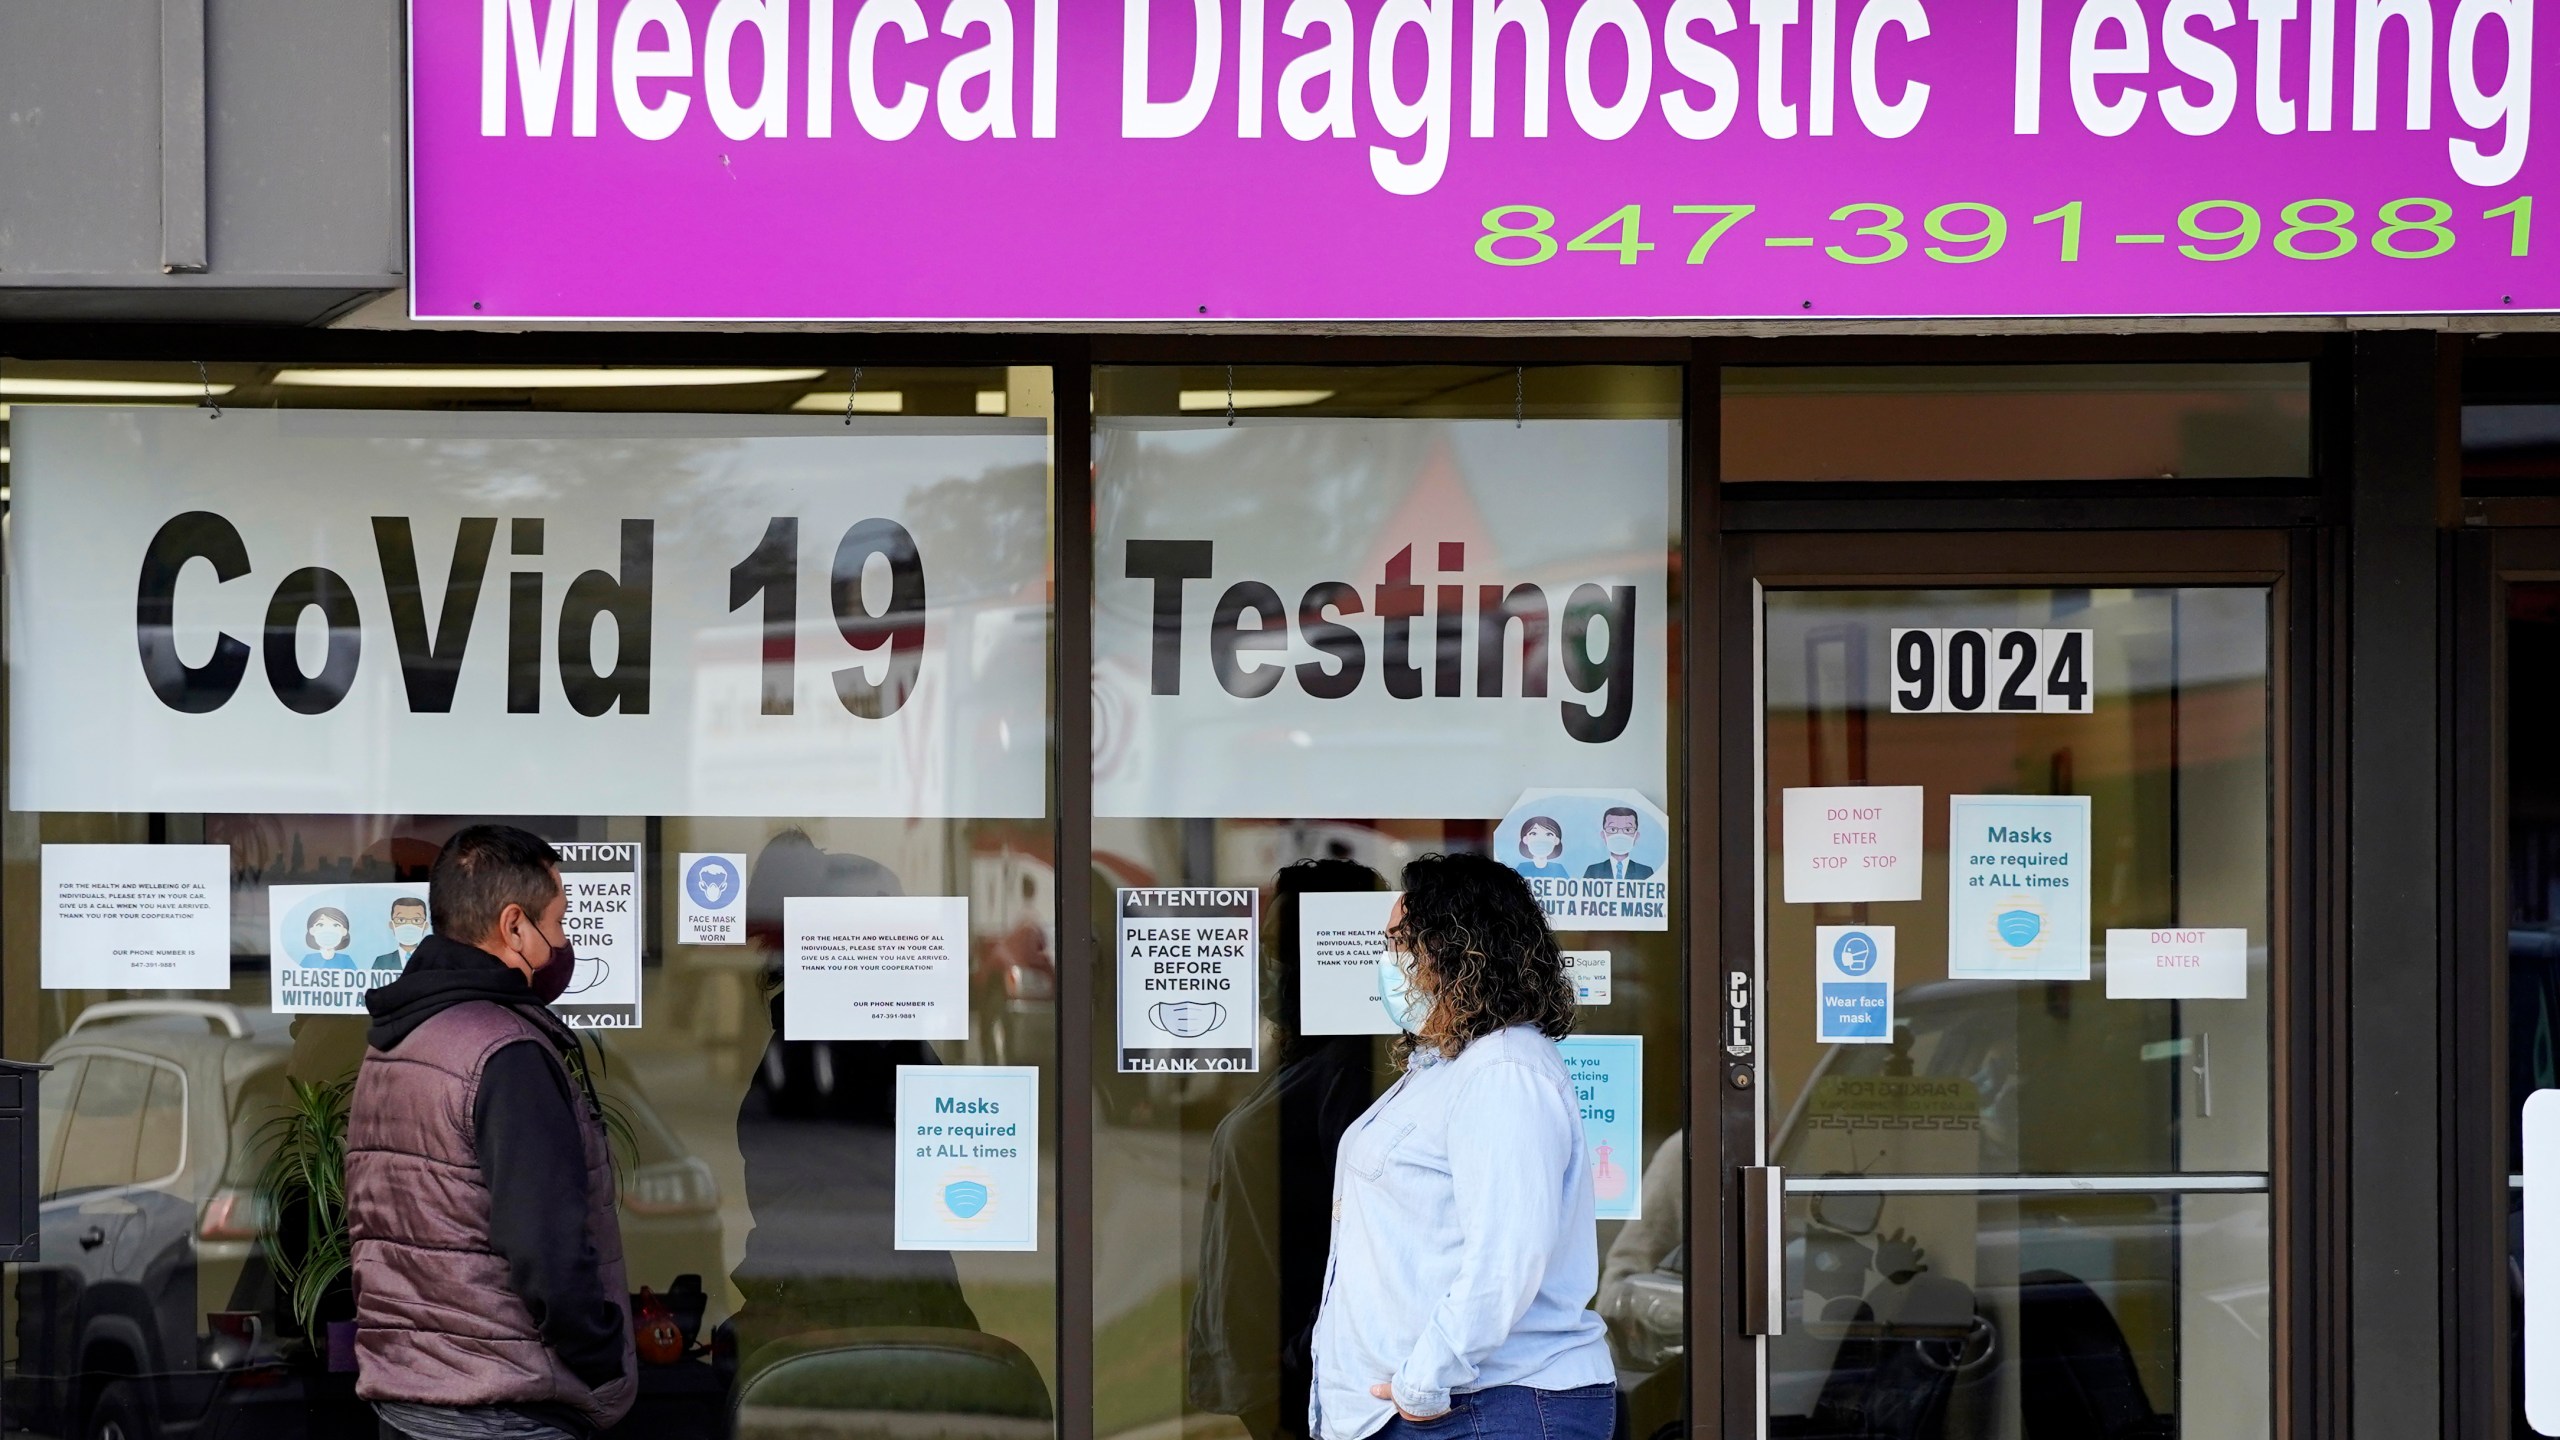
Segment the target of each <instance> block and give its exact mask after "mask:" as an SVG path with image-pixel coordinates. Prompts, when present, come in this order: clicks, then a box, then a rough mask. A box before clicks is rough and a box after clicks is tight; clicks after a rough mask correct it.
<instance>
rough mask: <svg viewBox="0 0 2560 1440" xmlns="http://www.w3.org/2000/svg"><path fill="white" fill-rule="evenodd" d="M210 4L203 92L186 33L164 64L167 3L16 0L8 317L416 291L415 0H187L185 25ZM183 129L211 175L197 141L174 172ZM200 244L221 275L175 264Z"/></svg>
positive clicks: (291, 311) (1, 149)
mask: <svg viewBox="0 0 2560 1440" xmlns="http://www.w3.org/2000/svg"><path fill="white" fill-rule="evenodd" d="M197 3H201V4H202V5H203V16H204V31H205V33H204V42H203V43H204V51H203V59H202V69H203V75H202V89H201V99H199V92H198V87H197V85H196V83H195V79H194V63H195V62H194V58H193V56H194V52H193V49H192V41H191V40H190V39H188V38H187V37H184V36H181V37H179V38H180V39H181V40H182V41H183V42H184V43H180V44H179V45H177V46H176V48H175V49H174V50H173V51H172V52H170V53H171V54H173V55H174V56H175V57H176V58H177V60H179V61H183V62H186V63H185V64H184V65H183V66H182V67H181V68H182V69H183V71H184V73H179V74H174V75H171V74H164V71H163V44H162V42H163V34H162V25H163V16H164V13H168V11H169V10H170V6H168V5H166V4H164V0H5V3H0V310H4V311H6V312H8V313H11V314H14V315H18V316H23V317H34V316H44V315H57V316H61V317H64V318H68V317H70V316H74V315H79V314H93V313H113V314H116V315H119V316H121V317H123V318H129V319H170V320H187V319H206V318H213V317H212V316H211V315H210V314H208V313H207V307H208V306H209V305H210V306H213V307H214V308H215V309H217V310H221V311H225V312H231V311H234V310H236V307H238V306H239V305H240V304H242V303H244V302H250V303H253V304H254V306H255V308H257V309H259V310H260V311H262V312H263V313H268V314H274V315H278V316H295V317H302V318H312V317H316V316H319V315H322V314H325V313H327V312H329V311H333V310H336V309H339V308H342V307H343V306H344V305H345V304H346V303H347V297H348V295H349V293H350V287H351V286H352V287H355V289H356V290H357V291H358V292H359V293H360V292H362V291H364V290H383V289H389V288H391V287H393V286H396V285H397V284H399V283H400V274H401V271H402V269H403V268H404V257H405V254H406V249H407V245H406V221H405V219H404V215H405V190H406V177H407V142H406V140H405V138H404V129H403V127H404V125H405V123H406V119H405V117H406V110H407V101H406V76H405V71H404V64H403V54H402V33H401V8H400V0H186V4H185V5H184V6H183V7H180V8H181V9H182V10H183V15H182V18H184V17H185V16H191V15H192V14H193V13H194V8H193V7H194V5H195V4H197ZM164 111H165V113H164ZM164 121H165V122H166V124H165V126H164ZM164 134H166V135H169V136H173V137H176V138H177V139H179V140H182V141H188V140H192V138H193V137H195V136H199V135H200V136H202V137H203V142H204V150H205V154H204V158H203V167H204V168H203V170H202V171H201V172H199V171H198V170H197V169H196V168H195V165H194V163H193V161H192V157H191V156H190V155H189V154H187V153H186V151H187V147H186V146H184V145H181V146H180V147H179V148H178V149H177V150H175V151H173V152H171V153H172V156H173V158H174V161H175V163H172V164H169V165H166V166H164V165H163V163H162V159H163V156H162V140H163V136H164ZM164 195H165V196H166V197H167V199H168V202H169V203H168V212H169V214H170V215H171V216H172V217H173V218H174V219H175V221H176V222H177V223H176V224H175V225H174V227H173V228H172V230H171V231H170V232H169V233H168V234H166V235H164V232H163V225H162V219H163V210H164V204H163V199H164ZM199 200H200V201H201V207H202V214H203V221H204V223H203V230H202V233H201V239H200V240H199V239H196V238H192V237H195V236H196V235H197V232H196V230H195V228H194V211H195V206H196V202H198V201H199ZM164 242H165V244H166V246H167V247H168V248H166V249H164ZM198 244H202V245H204V247H205V248H204V250H203V251H202V252H201V258H202V259H203V261H204V263H205V273H204V274H202V275H195V276H175V277H172V276H167V275H164V274H163V260H164V258H167V259H170V260H173V261H176V262H178V263H180V264H191V263H194V260H195V259H196V257H197V256H198V254H199V252H198V250H197V249H196V246H197V245H198ZM306 290H307V291H309V292H311V293H309V294H303V293H301V292H303V291H306ZM259 294H265V295H268V296H271V297H273V299H272V303H267V302H257V301H256V296H257V295H259ZM217 295H219V296H221V299H220V300H219V301H216V300H215V299H214V297H215V296H217ZM84 297H88V298H86V299H84ZM92 302H94V303H92Z"/></svg>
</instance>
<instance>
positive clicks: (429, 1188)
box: [347, 1000, 639, 1429]
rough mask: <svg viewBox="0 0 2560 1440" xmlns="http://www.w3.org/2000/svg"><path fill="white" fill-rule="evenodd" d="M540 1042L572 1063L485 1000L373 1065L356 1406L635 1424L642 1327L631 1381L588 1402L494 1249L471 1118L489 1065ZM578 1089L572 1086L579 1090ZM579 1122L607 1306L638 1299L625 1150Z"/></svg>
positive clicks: (586, 1119) (351, 1180)
mask: <svg viewBox="0 0 2560 1440" xmlns="http://www.w3.org/2000/svg"><path fill="white" fill-rule="evenodd" d="M525 1040H531V1041H533V1042H535V1043H536V1044H539V1045H540V1046H541V1047H542V1053H544V1054H546V1055H550V1056H554V1057H557V1056H558V1055H559V1053H560V1052H559V1050H558V1048H557V1047H556V1045H555V1043H554V1040H553V1037H552V1036H551V1035H549V1034H547V1033H545V1031H544V1030H543V1029H542V1028H541V1027H539V1026H538V1025H536V1024H535V1023H534V1021H532V1020H531V1019H529V1018H527V1017H526V1016H524V1015H521V1014H519V1013H517V1012H516V1011H514V1010H512V1009H509V1008H508V1007H506V1006H504V1005H500V1004H497V1003H495V1002H492V1001H485V1000H480V1001H470V1002H467V1003H464V1004H461V1005H456V1006H454V1007H453V1008H452V1009H450V1010H446V1011H444V1012H442V1013H441V1014H438V1015H436V1016H434V1017H432V1018H430V1019H429V1020H427V1021H426V1022H425V1023H424V1024H422V1025H420V1026H419V1027H418V1028H417V1029H415V1030H413V1031H411V1032H410V1033H409V1035H408V1036H407V1037H406V1038H405V1039H403V1040H402V1041H401V1042H400V1044H399V1046H398V1047H397V1048H396V1049H393V1050H389V1051H384V1050H370V1049H369V1050H367V1051H366V1052H365V1057H364V1066H363V1068H362V1069H361V1070H359V1071H357V1072H356V1093H355V1105H354V1110H353V1113H352V1114H351V1115H350V1116H349V1117H348V1122H347V1221H348V1229H349V1232H350V1233H351V1234H352V1236H353V1237H354V1240H355V1291H356V1353H357V1357H358V1360H359V1362H360V1367H361V1368H360V1370H359V1372H358V1375H357V1379H356V1393H357V1394H358V1395H360V1396H362V1397H363V1398H365V1399H367V1400H405V1401H409V1402H411V1403H413V1404H420V1405H558V1406H564V1407H567V1408H568V1409H571V1410H575V1411H577V1412H578V1413H580V1414H582V1415H584V1416H586V1417H587V1419H588V1420H589V1421H591V1422H592V1423H593V1424H594V1425H595V1426H596V1427H597V1428H598V1429H603V1428H605V1427H608V1426H610V1425H612V1424H613V1423H614V1422H615V1421H617V1420H620V1419H621V1418H622V1417H623V1415H625V1414H626V1413H628V1412H629V1411H630V1409H631V1402H632V1399H633V1397H634V1395H635V1394H636V1392H637V1390H638V1388H639V1378H638V1373H639V1366H638V1363H637V1361H636V1359H635V1357H634V1356H633V1354H632V1349H631V1338H630V1337H631V1328H630V1326H629V1325H628V1324H625V1325H624V1327H623V1342H622V1345H623V1348H622V1375H621V1377H620V1378H619V1379H616V1380H613V1381H610V1382H608V1383H607V1384H606V1385H605V1386H604V1387H603V1388H602V1389H598V1390H590V1389H588V1388H587V1386H586V1385H585V1383H584V1382H582V1381H580V1380H579V1379H578V1377H577V1376H576V1375H575V1374H572V1373H571V1372H570V1370H569V1368H568V1367H567V1366H565V1365H563V1364H561V1363H560V1358H559V1357H558V1356H557V1355H554V1354H553V1353H552V1352H551V1347H549V1346H547V1345H545V1344H543V1343H542V1336H541V1332H540V1331H539V1330H538V1329H537V1328H536V1326H535V1325H534V1322H533V1316H532V1314H531V1312H529V1311H528V1310H527V1309H526V1308H525V1304H524V1301H523V1300H521V1299H519V1298H518V1297H517V1296H516V1294H515V1292H514V1291H513V1290H511V1289H509V1288H508V1285H507V1262H506V1261H505V1260H504V1259H502V1258H500V1256H499V1255H498V1253H497V1252H496V1250H495V1249H494V1248H493V1247H492V1245H491V1241H490V1238H489V1189H488V1186H487V1185H486V1184H484V1183H483V1182H482V1180H481V1178H480V1160H479V1152H478V1150H477V1148H476V1147H475V1146H474V1144H473V1142H472V1116H473V1114H474V1113H475V1108H476V1106H477V1103H478V1100H479V1096H480V1076H481V1071H482V1069H483V1067H485V1066H486V1065H487V1064H488V1062H489V1057H490V1056H492V1055H495V1054H497V1053H498V1051H499V1050H500V1049H501V1048H502V1047H504V1046H507V1045H511V1044H515V1043H517V1042H519V1041H525ZM563 1071H564V1073H565V1071H566V1066H565V1065H564V1066H563ZM577 1089H578V1087H577V1085H576V1083H575V1082H574V1080H573V1081H572V1083H571V1085H570V1091H571V1093H572V1094H575V1093H577ZM578 1111H579V1121H580V1128H581V1129H582V1130H583V1131H584V1132H585V1136H586V1151H587V1202H588V1203H587V1234H588V1236H589V1238H590V1239H591V1240H592V1241H593V1242H594V1244H595V1247H596V1256H597V1259H598V1261H599V1262H600V1263H599V1266H598V1273H599V1278H600V1279H601V1280H602V1281H603V1282H604V1286H605V1293H607V1294H609V1295H613V1296H616V1297H624V1296H625V1294H626V1292H625V1289H624V1287H625V1285H626V1284H627V1282H626V1280H625V1279H624V1276H623V1262H622V1229H621V1226H620V1224H619V1223H618V1222H617V1221H616V1219H615V1217H614V1180H613V1158H612V1152H611V1150H610V1149H609V1148H608V1147H607V1145H606V1142H605V1135H604V1129H603V1127H602V1126H601V1125H599V1124H598V1123H597V1122H596V1119H595V1117H594V1116H593V1115H592V1114H590V1113H588V1111H587V1108H586V1107H585V1106H584V1105H581V1106H579V1107H578ZM625 1303H628V1302H627V1300H626V1301H625Z"/></svg>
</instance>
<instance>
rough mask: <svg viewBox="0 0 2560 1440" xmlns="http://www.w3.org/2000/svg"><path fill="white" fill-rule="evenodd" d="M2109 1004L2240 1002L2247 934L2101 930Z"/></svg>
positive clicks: (2245, 984) (2245, 985)
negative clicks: (2152, 1001) (2116, 1002)
mask: <svg viewBox="0 0 2560 1440" xmlns="http://www.w3.org/2000/svg"><path fill="white" fill-rule="evenodd" d="M2107 998H2108V999H2110V1000H2246V999H2248V998H2249V932H2248V931H2246V930H2207V929H2198V928H2194V927H2185V928H2164V929H2156V930H2153V929H2146V930H2110V931H2108V932H2107Z"/></svg>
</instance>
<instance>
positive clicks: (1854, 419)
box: [1721, 364, 2311, 483]
mask: <svg viewBox="0 0 2560 1440" xmlns="http://www.w3.org/2000/svg"><path fill="white" fill-rule="evenodd" d="M1723 377H1724V416H1723V431H1722V435H1723V468H1722V471H1721V473H1722V476H1723V478H1724V479H1725V480H1726V481H1727V482H1728V483H1735V482H1750V481H1819V480H1916V481H1979V480H2170V479H2182V478H2184V479H2211V480H2222V479H2230V478H2234V477H2246V478H2252V479H2271V478H2280V477H2281V478H2300V477H2303V476H2307V475H2309V474H2310V473H2311V367H2310V366H2309V365H2307V364H2189V365H1927V366H1921V365H1736V366H1727V367H1726V368H1725V370H1724V371H1723Z"/></svg>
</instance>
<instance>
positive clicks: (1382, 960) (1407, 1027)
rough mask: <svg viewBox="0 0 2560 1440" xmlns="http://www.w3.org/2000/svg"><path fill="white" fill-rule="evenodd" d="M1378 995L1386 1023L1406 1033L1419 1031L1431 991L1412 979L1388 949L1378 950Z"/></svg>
mask: <svg viewBox="0 0 2560 1440" xmlns="http://www.w3.org/2000/svg"><path fill="white" fill-rule="evenodd" d="M1378 999H1379V1000H1380V1001H1381V1002H1383V1003H1384V1004H1385V1005H1386V1007H1387V1021H1388V1023H1390V1024H1392V1025H1394V1026H1395V1027H1396V1028H1397V1029H1398V1030H1401V1031H1403V1032H1404V1033H1406V1034H1407V1035H1419V1034H1421V1033H1422V1027H1423V1024H1424V1023H1425V1022H1426V1021H1428V1020H1429V1019H1430V1018H1431V993H1430V992H1429V991H1427V990H1424V989H1423V988H1422V987H1420V986H1418V985H1416V984H1414V983H1413V979H1412V977H1411V976H1409V975H1407V974H1405V969H1404V962H1403V961H1401V960H1398V959H1397V958H1396V954H1395V952H1394V951H1392V950H1382V951H1380V952H1378Z"/></svg>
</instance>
